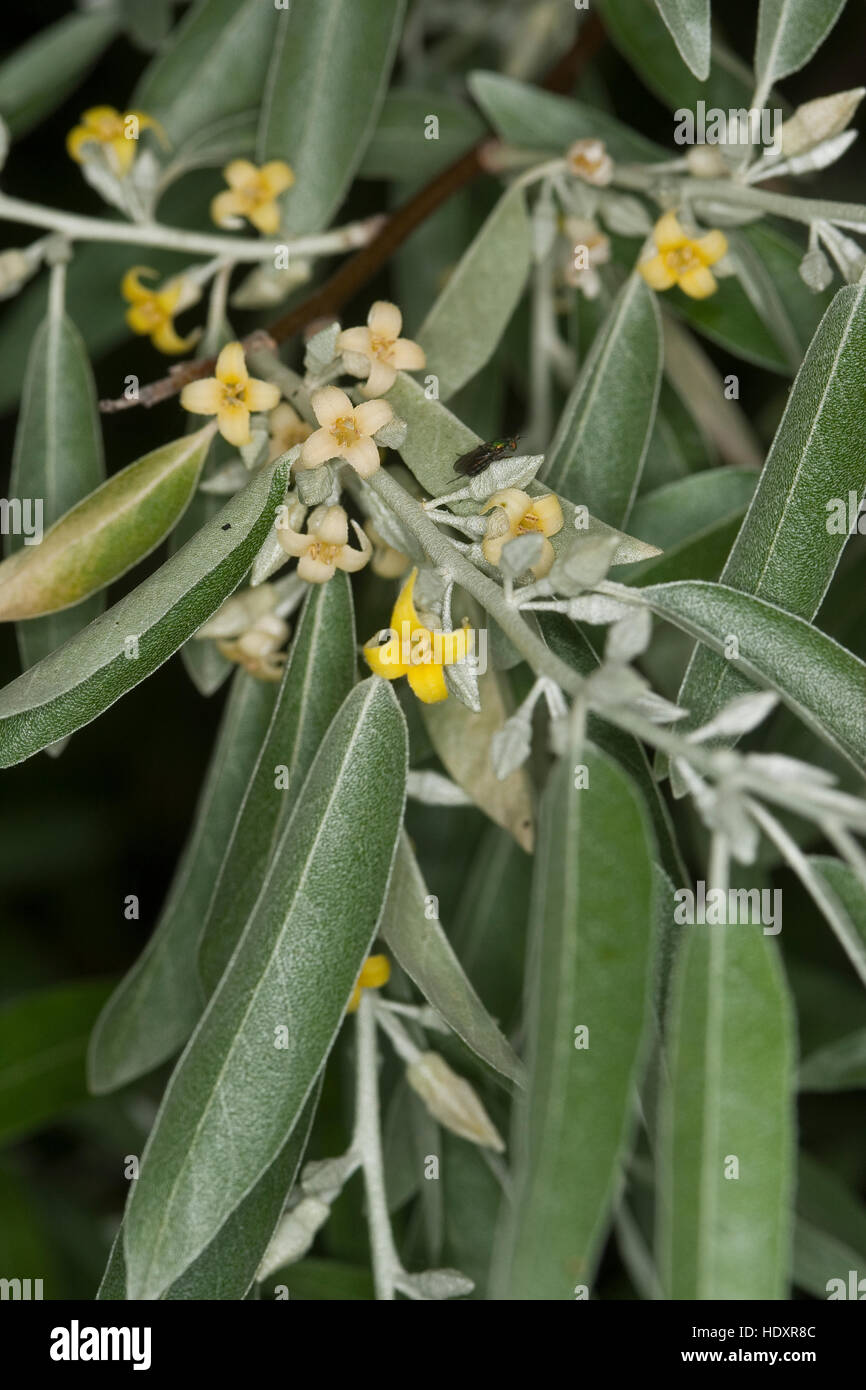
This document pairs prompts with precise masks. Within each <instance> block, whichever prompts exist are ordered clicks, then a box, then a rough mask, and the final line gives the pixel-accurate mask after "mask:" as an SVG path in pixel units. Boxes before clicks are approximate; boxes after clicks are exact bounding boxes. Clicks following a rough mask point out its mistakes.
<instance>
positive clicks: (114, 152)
mask: <svg viewBox="0 0 866 1390" xmlns="http://www.w3.org/2000/svg"><path fill="white" fill-rule="evenodd" d="M148 128H150V129H151V130H155V131H156V132H157V134H160V132H161V127H160V125H159V122H158V121H155V120H153V119H152V117H150V116H146V115H145V113H144V112H143V111H126V112H121V111H116V110H115V108H114V107H113V106H91V107H90V109H89V110H88V111H84V112H83V113H82V116H81V125H77V126H75V128H74V129H73V130H70V132H69V134H68V135H67V137H66V149H67V151H68V153H69V154H70V155H71V156H72V158H73V159H74V160H75V162H76V163H77V164H83V163H84V160H85V158H86V157H87V152H86V150H85V148H84V147H85V146H86V145H88V144H96V145H101V146H102V148H103V150H104V152H105V154H106V156H107V158H108V160H109V162H110V163H111V166H112V168H113V170H114V172H115V174H116V175H117V177H118V178H121V179H122V178H124V177H125V176H126V175H127V174H128V173H129V171H130V169H131V168H132V164H133V161H134V159H135V154H136V150H137V149H138V132H139V130H146V129H148Z"/></svg>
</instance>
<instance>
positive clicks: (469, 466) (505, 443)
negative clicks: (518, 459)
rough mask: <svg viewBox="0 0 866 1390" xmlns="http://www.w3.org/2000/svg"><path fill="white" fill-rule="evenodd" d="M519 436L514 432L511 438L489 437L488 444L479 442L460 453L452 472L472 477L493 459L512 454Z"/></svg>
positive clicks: (486, 466)
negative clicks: (467, 450) (467, 451)
mask: <svg viewBox="0 0 866 1390" xmlns="http://www.w3.org/2000/svg"><path fill="white" fill-rule="evenodd" d="M519 438H520V435H519V434H515V435H514V436H513V437H512V438H511V439H491V440H490V442H489V443H488V444H479V445H478V447H477V448H476V449H470V450H469V453H468V454H461V456H460V458H459V459H458V460H457V462H456V463H455V465H454V472H455V473H462V474H463V476H464V477H465V478H474V477H475V475H476V474H477V473H483V472H484V470H485V468H489V467H490V465H491V463H492V462H493V460H494V459H501V458H505V457H506V455H508V454H513V453H514V450H515V449H516V448H517V441H518V439H519Z"/></svg>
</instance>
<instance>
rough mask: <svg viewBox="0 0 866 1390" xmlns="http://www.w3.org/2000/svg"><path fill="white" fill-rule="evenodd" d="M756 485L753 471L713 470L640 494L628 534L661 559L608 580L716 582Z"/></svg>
mask: <svg viewBox="0 0 866 1390" xmlns="http://www.w3.org/2000/svg"><path fill="white" fill-rule="evenodd" d="M757 479H758V475H757V473H756V472H755V471H754V469H751V468H711V469H708V470H707V471H706V472H704V473H690V474H688V476H687V477H685V478H679V479H677V481H676V482H672V483H667V484H665V485H664V486H663V487H659V488H656V489H654V491H653V492H648V493H644V495H643V496H642V497H639V498H638V499H637V501H636V502H635V505H634V509H633V511H632V514H631V516H630V518H629V530H631V531H633V532H634V533H635V534H636V535H638V536H640V538H641V540H645V541H649V542H651V543H652V544H653V545H657V546H658V547H659V548H660V549H661V550H663V551H664V554H662V555H659V556H657V557H655V558H653V559H651V560H645V561H643V562H642V563H641V564H638V565H630V566H629V568H628V569H627V570H622V571H621V572H620V571H617V573H616V574H612V575H611V578H613V579H617V578H620V577H621V578H622V581H623V583H626V584H648V583H649V584H669V583H673V582H674V581H675V580H678V579H717V578H718V575H719V572H720V570H721V568H722V566H723V564H724V562H725V560H726V558H727V555H728V551H729V550H730V546H731V543H732V541H733V539H734V537H735V536H736V534H737V531H738V529H739V523H740V522H741V521H742V519H743V516H744V514H745V511H746V508H747V507H748V505H749V501H750V499H751V496H752V493H753V492H754V490H755V483H756V482H757Z"/></svg>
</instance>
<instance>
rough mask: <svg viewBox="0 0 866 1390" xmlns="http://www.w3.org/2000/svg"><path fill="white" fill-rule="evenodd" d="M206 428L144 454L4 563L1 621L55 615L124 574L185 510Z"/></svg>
mask: <svg viewBox="0 0 866 1390" xmlns="http://www.w3.org/2000/svg"><path fill="white" fill-rule="evenodd" d="M212 432H213V431H212V427H211V426H205V428H204V429H203V430H197V431H196V432H195V434H190V435H184V436H183V437H182V438H180V439H175V440H173V441H172V443H171V444H164V445H162V446H161V448H159V449H154V450H153V451H152V452H151V453H149V454H145V455H144V457H143V458H140V459H137V460H136V462H135V463H131V464H130V465H129V467H128V468H124V469H123V470H122V471H121V472H120V473H115V474H114V476H113V477H111V478H108V479H107V480H106V481H105V482H104V483H102V484H101V485H100V486H99V487H97V488H96V490H95V491H94V492H91V493H90V495H89V496H88V497H84V498H83V499H82V500H81V501H80V502H77V503H76V504H75V506H73V507H72V509H71V510H70V511H67V512H66V513H65V515H64V516H62V517H60V518H59V519H58V520H57V521H56V522H55V523H54V525H53V526H52V527H51V528H50V530H48V531H47V532H46V533H45V536H44V538H43V540H42V543H41V544H40V545H38V546H32V547H30V546H22V548H21V549H20V550H17V551H16V552H15V554H13V555H10V556H9V557H8V558H7V559H5V560H4V561H3V562H2V564H0V621H5V622H8V621H9V620H10V619H17V618H35V617H41V616H42V614H45V613H57V612H59V611H61V610H62V609H65V608H70V607H72V606H73V605H74V604H77V603H80V602H81V601H82V600H83V599H86V598H89V597H90V596H91V595H92V594H94V593H97V592H98V591H99V590H100V589H104V588H105V587H106V585H108V584H111V583H113V581H114V580H115V579H119V578H120V576H121V575H123V574H126V572H127V570H130V569H132V567H133V566H134V565H136V564H138V562H139V560H142V559H144V557H145V555H149V554H150V552H151V551H152V550H154V549H155V548H156V547H157V546H158V545H159V543H160V541H162V540H164V539H165V537H166V535H167V534H168V532H169V531H170V530H171V528H172V526H173V525H174V524H175V522H176V521H177V519H178V517H179V516H181V515H182V513H183V511H184V509H185V508H186V506H187V504H188V502H189V500H190V497H191V496H192V493H193V489H194V488H195V485H196V482H197V481H198V475H199V473H200V472H201V467H202V464H203V463H204V459H205V455H206V453H207V448H208V444H209V443H210V439H211V435H212Z"/></svg>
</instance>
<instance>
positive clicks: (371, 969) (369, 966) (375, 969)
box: [346, 956, 391, 1014]
mask: <svg viewBox="0 0 866 1390" xmlns="http://www.w3.org/2000/svg"><path fill="white" fill-rule="evenodd" d="M390 978H391V962H390V961H389V960H388V957H387V956H368V957H367V959H366V960H365V961H364V964H363V965H362V967H361V973H360V975H359V976H358V980H357V983H356V985H355V988H354V989H353V990H352V997H351V999H350V1000H349V1004H348V1008H347V1009H346V1013H347V1014H353V1013H354V1012H355V1010H356V1009H357V1007H358V1005H359V1004H360V1002H361V990H362V989H381V988H382V986H383V985H386V984H387V983H388V981H389V980H390Z"/></svg>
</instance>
